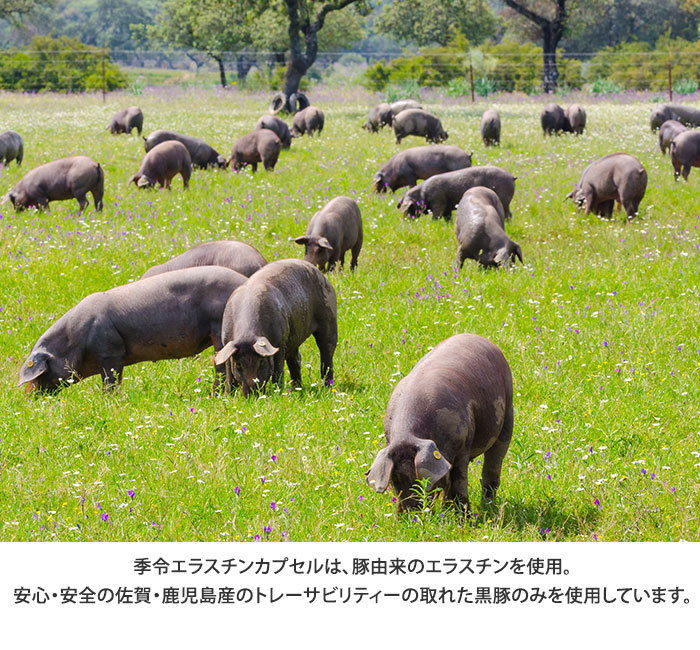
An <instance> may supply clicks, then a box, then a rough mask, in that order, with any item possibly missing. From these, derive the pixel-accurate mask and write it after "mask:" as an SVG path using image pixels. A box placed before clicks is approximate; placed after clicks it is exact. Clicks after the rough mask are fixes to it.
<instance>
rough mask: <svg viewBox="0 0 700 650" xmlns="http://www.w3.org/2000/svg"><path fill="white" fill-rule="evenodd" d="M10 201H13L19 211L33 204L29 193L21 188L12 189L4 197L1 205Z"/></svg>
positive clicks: (13, 205) (14, 206)
mask: <svg viewBox="0 0 700 650" xmlns="http://www.w3.org/2000/svg"><path fill="white" fill-rule="evenodd" d="M8 201H10V202H12V207H13V208H14V209H15V210H17V211H18V212H19V211H21V210H24V209H26V208H28V207H29V206H30V205H31V201H30V198H29V195H28V194H27V193H26V192H24V191H23V190H21V189H17V188H15V189H12V190H10V191H9V192H8V193H7V194H5V196H3V197H2V201H0V205H4V204H5V203H7V202H8Z"/></svg>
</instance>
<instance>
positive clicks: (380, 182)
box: [372, 172, 387, 194]
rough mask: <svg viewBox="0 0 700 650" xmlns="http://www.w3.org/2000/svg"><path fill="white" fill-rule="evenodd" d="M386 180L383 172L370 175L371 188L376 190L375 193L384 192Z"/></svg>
mask: <svg viewBox="0 0 700 650" xmlns="http://www.w3.org/2000/svg"><path fill="white" fill-rule="evenodd" d="M386 188H387V181H386V178H385V176H384V173H383V172H377V173H376V174H375V175H374V176H373V177H372V189H373V190H374V191H375V192H377V194H382V193H383V192H386Z"/></svg>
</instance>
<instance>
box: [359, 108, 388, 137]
mask: <svg viewBox="0 0 700 650" xmlns="http://www.w3.org/2000/svg"><path fill="white" fill-rule="evenodd" d="M393 118H394V114H393V113H392V112H391V106H389V104H387V103H385V102H382V103H381V104H379V105H378V106H375V107H374V108H372V109H370V111H369V115H367V121H366V122H365V123H364V124H363V125H362V128H363V129H367V131H369V132H370V133H377V131H379V129H383V128H384V127H385V126H391V120H392V119H393Z"/></svg>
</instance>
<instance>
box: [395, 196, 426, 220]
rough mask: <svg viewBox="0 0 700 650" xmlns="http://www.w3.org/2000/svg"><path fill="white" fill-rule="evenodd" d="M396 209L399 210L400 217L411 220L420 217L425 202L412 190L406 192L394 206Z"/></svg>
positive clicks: (423, 210)
mask: <svg viewBox="0 0 700 650" xmlns="http://www.w3.org/2000/svg"><path fill="white" fill-rule="evenodd" d="M416 189H420V188H416ZM396 207H397V208H398V209H399V211H400V212H401V214H402V216H404V217H410V218H411V219H415V218H416V217H420V215H421V214H423V213H424V212H425V209H426V205H425V201H423V199H422V198H421V197H420V193H419V192H414V191H413V190H409V191H408V192H406V194H404V195H403V196H402V197H401V200H400V201H399V202H398V203H397V204H396Z"/></svg>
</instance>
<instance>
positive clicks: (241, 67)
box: [236, 54, 254, 84]
mask: <svg viewBox="0 0 700 650" xmlns="http://www.w3.org/2000/svg"><path fill="white" fill-rule="evenodd" d="M253 63H254V61H253V59H251V58H250V57H249V56H248V55H247V54H239V55H238V56H237V57H236V76H237V77H238V83H239V84H245V80H246V77H247V76H248V73H249V72H250V69H251V68H252V67H253Z"/></svg>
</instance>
